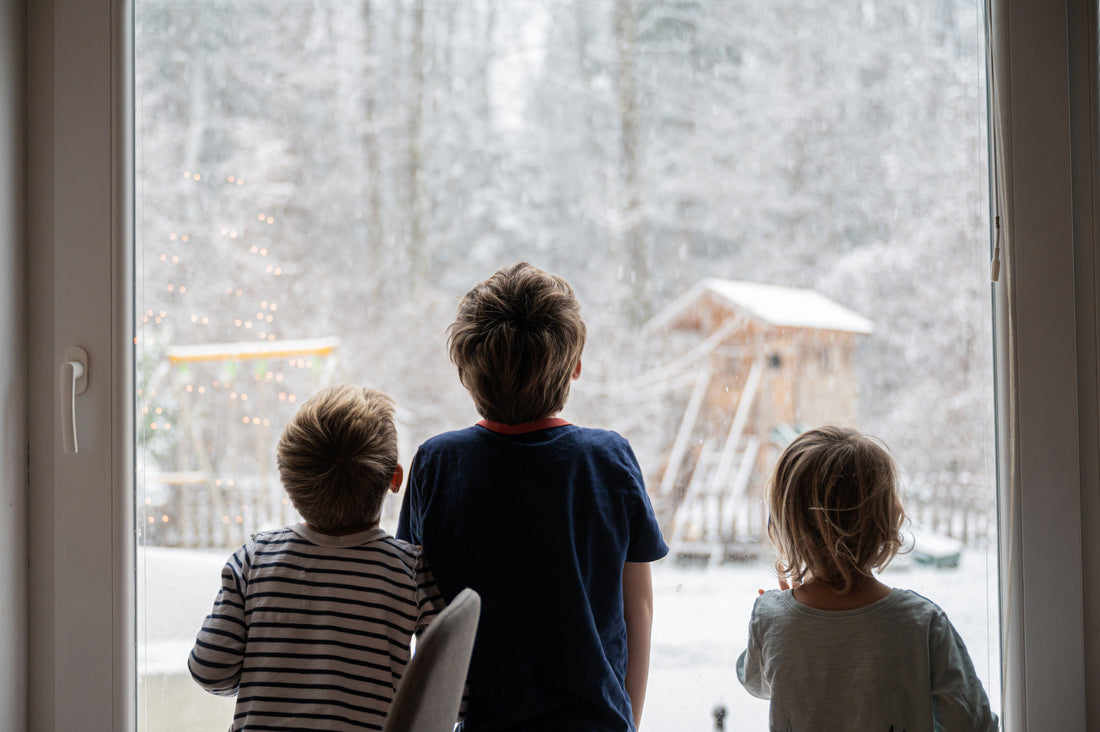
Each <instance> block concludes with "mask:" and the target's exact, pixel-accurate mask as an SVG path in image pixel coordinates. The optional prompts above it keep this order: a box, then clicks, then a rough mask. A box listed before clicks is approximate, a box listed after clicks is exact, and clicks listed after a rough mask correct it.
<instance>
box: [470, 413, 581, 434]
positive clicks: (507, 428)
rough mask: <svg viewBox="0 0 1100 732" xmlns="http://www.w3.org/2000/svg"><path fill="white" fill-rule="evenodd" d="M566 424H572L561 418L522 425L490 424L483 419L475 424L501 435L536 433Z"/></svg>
mask: <svg viewBox="0 0 1100 732" xmlns="http://www.w3.org/2000/svg"><path fill="white" fill-rule="evenodd" d="M568 424H572V423H571V422H569V421H567V420H564V419H562V418H561V417H544V418H542V419H536V420H535V421H534V422H524V423H523V424H504V423H503V422H490V421H489V420H487V419H483V420H481V421H480V422H478V423H477V426H478V427H484V428H485V429H487V430H489V431H490V432H496V433H498V434H501V435H522V434H523V433H525V432H536V431H538V430H545V429H549V428H550V427H564V426H566V425H568Z"/></svg>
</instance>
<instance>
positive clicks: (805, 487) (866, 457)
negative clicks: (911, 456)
mask: <svg viewBox="0 0 1100 732" xmlns="http://www.w3.org/2000/svg"><path fill="white" fill-rule="evenodd" d="M767 504H768V511H769V514H770V515H769V517H768V536H769V537H770V538H771V540H772V542H773V543H774V544H775V546H776V548H777V549H778V552H779V558H778V560H777V561H776V564H775V568H776V571H777V572H778V573H779V574H780V576H781V577H783V576H785V577H789V578H790V579H791V580H793V581H795V582H802V581H805V580H806V579H807V578H813V579H814V580H816V581H820V582H823V583H825V584H826V585H828V586H829V587H831V588H832V589H834V590H836V591H837V592H840V593H847V592H848V591H850V590H851V589H852V588H853V587H854V586H855V585H856V584H858V583H859V582H860V581H861V580H862V579H863V578H865V577H870V576H871V571H872V570H875V569H879V570H881V569H882V568H884V567H885V566H886V565H887V564H889V563H890V561H891V560H892V559H893V558H894V557H895V556H897V553H898V551H899V550H900V549H901V545H902V535H901V528H902V525H903V523H904V521H905V511H904V509H903V508H902V504H901V498H900V496H899V495H898V480H897V467H896V465H895V464H894V460H893V458H892V457H890V453H889V452H887V451H886V448H885V447H884V446H883V445H882V444H881V443H880V442H879V441H878V440H876V439H874V438H872V437H869V436H867V435H864V434H863V433H861V432H859V431H857V430H854V429H848V428H845V427H833V426H826V427H820V428H817V429H813V430H809V431H807V432H804V433H802V434H801V435H799V436H798V437H797V438H795V439H794V441H792V442H791V444H790V445H788V446H787V449H786V450H784V451H783V454H782V455H781V456H780V458H779V461H778V463H777V464H776V466H775V472H774V473H773V474H772V477H771V480H770V481H769V482H768V488H767Z"/></svg>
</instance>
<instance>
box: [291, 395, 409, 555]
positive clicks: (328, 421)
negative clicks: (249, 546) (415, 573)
mask: <svg viewBox="0 0 1100 732" xmlns="http://www.w3.org/2000/svg"><path fill="white" fill-rule="evenodd" d="M393 415H394V404H393V400H392V399H390V398H389V397H388V396H386V395H385V394H383V393H382V392H379V391H375V390H374V389H368V388H366V387H362V386H330V387H328V388H326V389H322V390H321V391H319V392H317V393H316V394H314V395H313V396H312V397H310V398H309V399H308V400H306V402H305V403H304V404H302V406H301V407H300V408H299V409H298V413H297V414H295V415H294V418H293V419H291V420H290V422H289V423H288V424H287V426H286V428H285V429H284V430H283V434H282V436H281V437H280V438H279V446H278V448H277V451H276V459H277V463H278V465H279V477H280V478H281V480H282V483H283V488H284V489H285V490H286V493H287V495H288V496H289V497H290V500H291V502H292V503H293V504H294V508H295V509H297V511H298V513H299V514H301V516H302V518H303V519H305V520H306V522H307V523H308V524H309V525H310V526H312V527H314V528H315V529H317V530H318V531H321V532H324V533H327V534H342V533H349V532H352V531H357V530H361V529H366V528H369V527H371V526H373V525H375V524H377V523H378V518H379V515H380V514H381V509H382V500H383V499H384V498H385V497H386V491H387V489H388V488H389V486H390V481H391V479H392V478H393V475H394V471H395V470H396V468H397V428H396V427H395V426H394V421H393Z"/></svg>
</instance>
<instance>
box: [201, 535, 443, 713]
mask: <svg viewBox="0 0 1100 732" xmlns="http://www.w3.org/2000/svg"><path fill="white" fill-rule="evenodd" d="M443 604H444V602H443V598H442V597H441V596H440V594H439V591H438V590H437V589H436V586H435V582H434V581H433V580H432V578H431V574H430V572H429V571H428V569H427V567H426V565H425V564H424V562H423V560H422V559H421V555H420V548H419V547H417V546H413V545H411V544H407V543H406V542H403V541H398V540H397V539H394V538H392V537H391V536H389V535H388V534H387V533H386V532H385V531H383V530H382V529H378V528H376V529H371V530H369V531H365V532H361V533H357V534H350V535H347V536H326V535H324V534H318V533H317V532H314V531H311V530H310V529H309V528H308V527H307V526H305V525H303V524H299V525H297V526H293V527H289V528H285V529H280V530H278V531H269V532H263V533H259V534H256V535H255V536H253V537H252V540H251V541H249V542H248V543H247V544H245V545H244V546H242V547H241V548H240V549H238V550H237V551H236V552H235V553H234V554H233V556H232V557H230V558H229V561H228V562H226V565H225V567H224V568H223V569H222V587H221V591H220V592H219V593H218V596H217V598H216V599H215V601H214V609H213V610H212V611H211V613H210V615H208V616H207V618H206V620H205V621H204V622H203V625H202V629H201V630H200V631H199V634H198V638H197V639H196V640H195V646H194V648H193V649H192V651H191V657H190V659H189V660H188V668H189V669H190V671H191V675H192V677H193V678H194V679H195V681H196V682H197V683H198V684H199V685H200V686H202V687H203V688H204V689H206V690H207V691H210V692H212V693H214V694H219V695H222V696H232V695H234V694H236V695H237V705H236V708H235V710H234V717H233V726H232V729H233V730H303V729H324V730H363V729H368V730H371V729H373V730H380V729H381V728H382V723H383V722H384V721H385V718H386V714H387V712H388V711H389V707H390V703H391V702H392V701H393V695H394V690H395V689H396V688H397V682H398V681H399V680H400V678H401V675H402V674H403V673H404V671H405V666H406V664H407V663H408V661H409V655H410V641H411V638H412V636H413V634H414V633H419V632H420V631H421V630H422V629H423V628H424V627H425V626H426V625H427V624H428V622H429V621H430V620H431V618H432V617H433V616H434V615H435V614H436V613H438V612H439V610H441V609H442V607H443Z"/></svg>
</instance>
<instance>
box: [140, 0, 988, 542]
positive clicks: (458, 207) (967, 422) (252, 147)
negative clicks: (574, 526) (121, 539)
mask: <svg viewBox="0 0 1100 732" xmlns="http://www.w3.org/2000/svg"><path fill="white" fill-rule="evenodd" d="M979 18H980V14H979V9H978V8H977V7H976V6H975V4H974V2H973V1H972V0H930V1H929V2H924V3H912V2H902V1H901V0H861V1H860V2H844V3H821V2H816V1H813V0H769V2H750V1H748V0H541V1H539V0H354V1H350V0H263V1H262V2H261V1H259V0H233V1H232V2H229V1H228V0H186V1H182V0H142V2H140V3H137V5H136V39H137V41H136V44H135V55H136V64H135V68H136V88H135V94H136V103H137V107H136V125H137V166H138V186H137V232H136V234H137V243H138V254H137V283H136V287H137V305H136V310H137V316H138V323H137V354H138V360H137V372H138V391H139V393H138V400H137V404H138V409H139V412H140V413H139V415H138V424H139V425H140V430H139V472H141V473H142V474H143V475H144V478H145V480H146V489H145V493H144V505H145V506H146V508H147V511H148V515H147V516H143V517H142V519H141V521H142V525H143V527H144V528H145V530H146V540H147V541H149V542H151V543H165V544H172V543H179V542H182V541H183V538H182V535H181V534H180V533H178V530H176V529H175V528H174V527H175V526H177V524H179V523H180V522H181V521H184V520H190V521H196V520H197V519H196V516H199V515H200V514H201V516H205V517H206V518H205V519H204V520H206V521H208V522H209V521H212V522H214V524H215V525H223V526H225V527H228V528H227V533H225V534H218V535H217V536H215V535H213V534H212V535H210V536H206V537H205V539H204V540H203V541H204V543H205V544H207V545H217V546H221V545H225V546H231V545H233V544H234V543H235V542H237V541H238V540H239V539H240V538H241V536H243V535H246V533H242V532H247V531H250V530H254V529H255V528H258V527H263V526H266V525H268V524H271V523H277V522H281V521H284V520H286V519H287V515H286V509H285V505H284V506H283V508H278V506H279V498H280V497H281V491H280V490H279V487H278V481H277V476H276V475H275V471H274V447H275V443H276V441H277V439H278V436H279V433H280V431H281V429H282V426H283V425H284V423H285V422H286V420H287V419H288V418H289V417H290V416H291V415H292V414H293V411H294V409H295V407H296V405H297V404H298V403H300V401H301V400H304V399H305V398H306V397H308V395H309V394H310V393H312V392H313V391H315V390H316V389H317V388H319V387H320V386H323V385H326V384H329V383H337V382H351V383H360V384H364V385H368V386H372V387H375V388H378V389H381V390H383V391H386V392H387V393H389V394H391V395H392V396H393V397H394V398H395V399H396V401H397V403H398V405H399V418H400V421H401V424H400V431H401V439H402V455H401V458H402V461H403V462H405V463H406V464H407V462H408V460H410V459H411V457H412V454H413V451H414V450H415V448H416V445H417V444H419V442H421V441H422V440H423V439H425V438H427V437H428V436H430V435H432V434H434V433H436V432H439V431H441V430H444V429H452V428H456V427H460V426H465V425H467V424H470V423H472V422H473V421H475V420H476V419H477V415H476V413H475V411H474V409H473V405H472V403H471V402H470V400H469V398H468V397H467V395H466V394H465V393H464V391H463V390H462V388H461V386H460V385H459V384H458V380H457V377H456V376H455V373H454V369H453V367H452V366H451V364H450V363H449V361H448V360H447V356H446V351H445V330H446V327H447V325H448V324H449V323H450V322H451V319H452V317H453V315H454V311H455V306H456V305H457V302H458V299H459V298H460V297H461V295H462V294H463V293H465V292H466V291H467V290H468V289H469V288H470V287H471V286H472V285H474V284H475V283H476V282H478V281H480V280H482V279H484V278H486V277H488V276H489V275H490V274H491V273H492V272H493V271H495V270H496V269H498V268H499V267H501V266H504V265H507V264H510V263H513V262H516V261H524V260H525V261H530V262H532V263H534V264H536V265H538V266H540V267H542V268H544V269H547V270H549V271H552V272H555V273H557V274H560V275H562V276H563V277H565V278H566V279H567V280H568V281H569V282H570V283H571V284H572V285H573V287H574V289H575V291H576V293H577V296H578V299H579V300H580V302H581V305H582V309H583V313H584V317H585V319H586V322H587V325H588V330H589V339H588V345H587V347H586V350H585V355H584V374H583V376H582V378H581V379H580V381H578V382H577V384H576V386H575V387H574V391H573V394H572V396H571V400H570V403H569V405H568V408H567V414H566V415H565V416H568V417H569V418H570V419H572V420H574V421H576V422H578V423H581V424H585V425H588V426H598V427H608V428H612V429H617V430H619V431H621V432H622V433H623V434H625V435H626V436H627V437H628V438H629V439H630V440H631V442H632V443H633V444H634V447H635V450H636V451H637V453H638V457H639V460H640V462H641V464H642V467H643V469H644V470H645V471H646V473H647V477H648V478H650V479H651V480H653V481H655V482H659V481H660V479H661V469H662V465H663V464H664V462H665V461H667V460H668V452H669V450H670V446H671V445H672V443H673V440H674V438H675V436H676V433H677V430H678V428H679V426H680V424H681V418H682V416H683V413H684V409H685V403H686V402H687V401H688V398H689V394H690V391H691V385H690V383H689V382H687V381H686V380H685V379H678V378H674V377H669V378H667V379H665V380H664V381H661V380H657V379H655V378H653V377H652V374H654V373H658V372H661V369H662V367H664V366H666V365H668V364H672V363H675V362H676V361H677V359H678V358H679V357H680V356H682V354H683V351H684V350H685V346H684V341H683V338H682V337H673V336H671V335H669V334H667V333H662V332H660V331H655V330H653V329H651V328H647V327H646V326H647V323H649V322H650V321H651V319H652V318H653V317H654V316H655V315H656V314H657V313H659V312H660V311H662V310H663V309H664V308H665V307H666V306H668V305H669V303H671V302H673V301H674V300H675V299H676V298H677V297H679V296H680V295H682V294H683V293H684V292H685V291H687V290H689V289H690V288H691V287H692V286H693V285H695V284H696V283H697V282H699V281H700V280H702V279H703V278H707V277H715V278H723V279H729V280H738V281H750V282H758V283H765V284H775V285H786V286H790V287H796V288H806V289H809V290H813V291H815V292H817V293H820V294H822V295H824V296H825V297H827V298H829V299H831V300H832V301H835V302H836V303H838V304H840V305H843V306H844V307H846V308H848V309H850V310H852V311H854V312H855V313H858V314H859V315H862V316H863V317H864V318H866V319H868V320H870V321H871V322H872V323H873V326H874V327H873V331H872V332H871V333H870V334H868V335H862V336H860V337H859V338H858V339H857V340H856V344H857V346H856V351H855V357H854V363H855V374H856V387H857V396H858V399H857V412H856V414H857V420H856V421H857V423H858V426H859V427H860V428H862V429H864V430H866V431H868V432H871V433H872V434H875V435H877V436H879V437H881V438H882V439H883V440H884V441H885V442H886V443H887V444H888V445H889V446H890V448H891V450H892V451H893V452H894V454H895V456H896V457H897V459H898V461H899V463H900V465H901V466H902V469H903V471H904V473H905V475H906V476H907V481H908V483H909V484H911V485H920V484H923V482H927V481H928V480H930V479H929V478H928V476H953V478H952V480H955V482H956V483H957V485H959V486H963V485H965V486H966V488H965V490H967V491H973V492H974V493H975V494H976V497H977V499H978V500H979V502H981V501H986V502H991V501H992V486H993V476H992V444H993V420H992V411H993V410H992V395H993V389H992V365H991V350H992V346H991V336H990V331H991V328H990V324H989V321H990V317H991V316H990V313H989V300H990V295H989V280H988V253H989V221H988V218H989V216H988V207H987V204H986V202H987V186H988V183H987V180H988V176H987V173H986V140H985V131H984V127H985V111H984V110H985V105H984V99H985V88H984V75H985V69H984V62H983V60H982V59H983V55H982V49H981V37H982V28H981V24H980V22H979ZM244 344H251V345H250V346H247V345H244ZM685 384H686V386H685ZM200 488H201V490H203V491H216V493H217V495H216V499H215V500H214V502H213V503H212V504H211V503H210V502H209V501H207V500H206V499H205V498H204V499H202V500H196V501H194V502H193V505H192V507H191V508H189V509H184V508H180V505H179V502H180V500H182V499H179V498H178V495H180V493H179V492H180V491H185V492H186V491H191V494H190V495H198V494H197V493H196V491H198V490H200ZM172 491H176V494H175V495H176V496H177V497H176V498H175V499H171V500H170V499H169V494H170V493H171V492H172ZM172 501H175V503H173V502H172ZM983 505H984V504H983ZM989 505H991V503H989ZM204 506H205V507H204ZM210 506H213V509H211V508H210ZM185 510H189V511H191V512H192V514H191V516H190V518H187V517H185V516H182V515H175V514H174V513H173V512H174V511H179V512H184V511H185ZM211 510H213V513H210V514H209V515H208V514H206V513H202V512H203V511H207V512H210V511H211ZM196 512H198V513H196ZM228 529H233V531H228Z"/></svg>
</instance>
